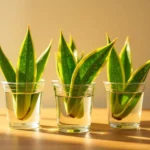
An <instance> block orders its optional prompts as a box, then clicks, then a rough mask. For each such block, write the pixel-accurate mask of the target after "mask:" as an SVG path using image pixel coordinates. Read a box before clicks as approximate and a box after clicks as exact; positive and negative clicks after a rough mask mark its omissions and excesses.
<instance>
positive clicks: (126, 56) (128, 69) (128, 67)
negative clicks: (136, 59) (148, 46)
mask: <svg viewBox="0 0 150 150" xmlns="http://www.w3.org/2000/svg"><path fill="white" fill-rule="evenodd" d="M120 60H121V63H122V65H123V68H124V73H125V82H127V81H128V79H129V78H130V76H131V74H132V62H131V50H130V45H129V39H128V37H127V38H126V41H125V44H124V46H123V48H122V50H121V53H120Z"/></svg>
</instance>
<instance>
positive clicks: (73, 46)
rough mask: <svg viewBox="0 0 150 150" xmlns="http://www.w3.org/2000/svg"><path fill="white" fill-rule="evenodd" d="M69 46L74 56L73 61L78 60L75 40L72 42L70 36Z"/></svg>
mask: <svg viewBox="0 0 150 150" xmlns="http://www.w3.org/2000/svg"><path fill="white" fill-rule="evenodd" d="M69 47H70V49H71V50H72V53H73V55H74V58H75V61H76V62H77V61H78V52H77V49H76V45H75V42H74V40H73V38H72V37H70V43H69Z"/></svg>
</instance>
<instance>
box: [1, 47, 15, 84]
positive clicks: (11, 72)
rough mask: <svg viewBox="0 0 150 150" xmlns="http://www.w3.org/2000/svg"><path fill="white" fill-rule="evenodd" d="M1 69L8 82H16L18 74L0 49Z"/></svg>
mask: <svg viewBox="0 0 150 150" xmlns="http://www.w3.org/2000/svg"><path fill="white" fill-rule="evenodd" d="M0 67H1V70H2V73H3V74H4V77H5V79H6V81H7V82H16V72H15V69H14V68H13V66H12V64H11V63H10V61H9V60H8V58H7V57H6V56H5V54H4V53H3V51H2V49H1V47H0Z"/></svg>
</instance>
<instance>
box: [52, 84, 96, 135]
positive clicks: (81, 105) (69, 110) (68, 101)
mask: <svg viewBox="0 0 150 150" xmlns="http://www.w3.org/2000/svg"><path fill="white" fill-rule="evenodd" d="M52 83H53V86H54V92H55V99H56V111H57V125H58V127H59V130H60V131H61V132H66V133H79V132H88V131H89V130H90V126H91V113H92V104H93V96H94V83H92V84H85V85H73V86H71V85H69V84H68V85H67V84H61V83H59V82H58V81H53V82H52Z"/></svg>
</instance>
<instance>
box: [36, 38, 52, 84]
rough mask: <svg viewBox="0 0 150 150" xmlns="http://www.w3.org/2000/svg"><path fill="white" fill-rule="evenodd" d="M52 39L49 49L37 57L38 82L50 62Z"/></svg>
mask: <svg viewBox="0 0 150 150" xmlns="http://www.w3.org/2000/svg"><path fill="white" fill-rule="evenodd" d="M51 45H52V41H51V42H50V44H49V46H48V47H47V49H46V50H45V51H44V52H43V53H42V54H41V55H40V57H39V58H38V59H37V61H36V64H37V75H36V82H38V81H39V80H40V78H41V76H42V74H43V72H44V69H45V66H46V64H47V62H48V58H49V54H50V50H51Z"/></svg>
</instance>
